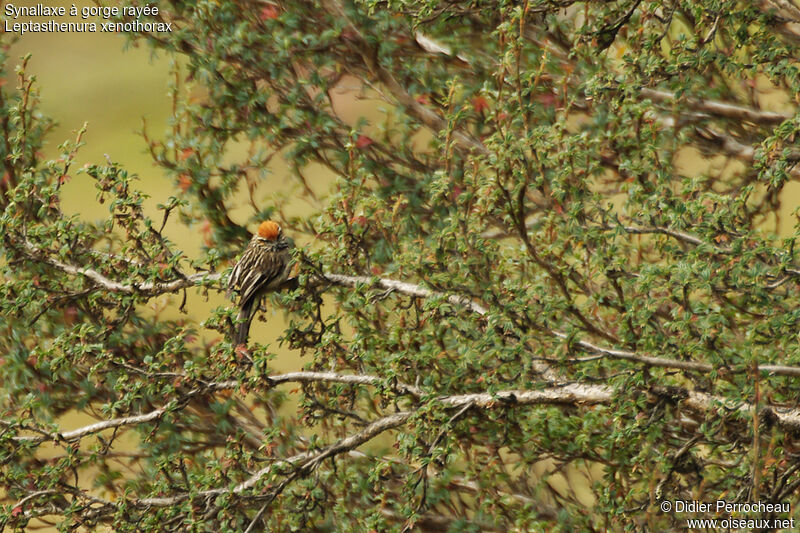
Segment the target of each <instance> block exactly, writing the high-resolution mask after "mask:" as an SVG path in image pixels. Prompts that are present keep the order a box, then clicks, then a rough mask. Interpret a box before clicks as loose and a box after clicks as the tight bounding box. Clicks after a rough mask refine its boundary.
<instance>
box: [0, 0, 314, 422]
mask: <svg viewBox="0 0 800 533" xmlns="http://www.w3.org/2000/svg"><path fill="white" fill-rule="evenodd" d="M35 4H36V2H30V1H25V2H13V5H15V6H33V5H35ZM44 5H63V6H65V7H67V8H69V7H70V6H71V5H72V3H71V2H61V1H59V2H48V3H45V4H44ZM75 5H76V7H77V8H78V9H79V10H80V9H81V7H83V6H89V5H94V4H92V3H90V2H77V3H76V4H75ZM28 20H34V21H36V22H45V21H46V20H47V18H44V17H41V18H30V17H20V18H19V19H18V22H25V21H28ZM56 20H58V21H59V22H83V19H82V18H81V17H80V16H78V17H69V16H67V17H62V18H58V19H56ZM92 20H95V21H96V22H98V27H99V22H100V19H91V18H90V19H88V20H87V21H86V22H90V21H92ZM29 53H30V54H31V58H30V60H29V61H28V69H27V70H28V73H29V74H32V75H35V76H36V79H37V85H38V87H39V89H40V96H41V107H40V109H41V111H42V112H43V113H44V114H45V115H47V116H49V117H51V118H52V119H54V120H55V121H56V122H57V126H56V128H54V130H53V131H52V132H51V134H50V135H49V136H48V139H47V144H46V145H45V149H44V156H45V157H46V158H58V157H60V156H61V155H62V154H60V153H59V150H58V146H59V145H60V144H61V143H62V142H64V141H66V140H74V139H75V137H76V133H77V131H78V130H79V129H80V128H81V127H82V126H83V124H84V122H86V123H88V130H87V133H86V134H85V135H84V137H83V140H84V142H85V145H84V146H83V147H82V148H81V149H80V151H79V153H78V156H77V157H76V160H75V164H73V166H72V171H71V172H70V176H71V179H70V180H69V181H68V183H67V184H66V185H65V186H64V188H63V198H62V206H63V209H64V211H65V213H67V214H77V215H78V216H80V217H81V218H83V219H86V220H99V219H103V218H105V217H106V216H107V214H108V204H105V205H103V204H100V203H99V202H98V201H97V192H96V189H95V187H94V181H93V180H92V179H91V178H89V177H88V176H87V175H86V174H82V173H77V172H76V170H77V169H79V168H81V167H82V166H84V165H86V164H105V163H106V154H107V155H108V158H110V159H111V160H112V161H115V162H118V163H120V164H121V165H122V166H123V167H124V168H125V169H126V170H127V171H128V172H130V173H134V174H137V175H138V176H139V178H140V182H139V186H140V189H141V190H142V191H143V192H144V193H146V194H147V195H148V196H149V197H150V198H149V199H148V200H147V201H146V202H145V210H146V212H147V214H148V215H151V216H153V217H155V218H156V220H160V218H161V215H160V214H159V213H158V212H157V210H156V205H157V204H159V203H163V202H165V201H166V199H167V198H168V197H169V196H172V195H177V194H178V190H177V189H176V187H175V185H174V183H173V180H172V178H170V177H169V176H167V175H166V174H165V173H164V172H163V171H162V169H160V168H158V167H157V166H156V165H155V164H154V163H153V160H152V159H151V157H150V155H149V153H148V152H147V150H146V143H145V141H144V139H143V138H142V136H141V134H140V132H141V129H142V124H143V119H144V120H146V123H147V132H148V135H149V136H150V137H151V138H155V139H160V138H163V137H164V134H165V132H166V131H167V128H168V122H169V117H170V113H171V109H172V100H171V98H170V97H169V94H168V84H169V82H170V80H172V79H174V72H173V65H174V63H175V61H177V59H176V58H175V57H172V56H169V55H166V54H164V53H159V54H154V53H153V51H152V50H150V49H149V48H148V47H147V46H144V45H142V46H139V47H132V46H129V45H126V39H125V37H124V36H122V35H119V34H114V33H103V32H100V31H99V30H98V32H97V33H25V34H24V35H22V36H16V40H15V42H14V43H13V45H12V46H11V49H10V52H9V58H10V60H9V64H8V65H7V75H8V76H10V77H11V79H9V80H8V82H7V88H12V87H14V86H16V85H17V80H16V77H15V76H14V69H15V67H16V66H17V65H18V64H20V63H21V62H22V59H21V58H22V56H24V55H26V54H29ZM182 77H185V72H184V73H183V74H182ZM275 167H276V168H274V169H273V172H274V174H275V175H274V177H275V179H274V180H271V181H273V183H271V184H268V187H271V189H269V190H270V192H271V193H275V192H278V193H282V194H287V195H288V194H290V193H291V190H292V189H293V188H294V184H293V183H292V181H291V180H287V179H285V176H283V174H285V173H286V170H285V165H284V163H283V161H276V163H275ZM317 177H318V178H319V180H318V183H320V184H321V185H323V186H322V188H323V189H324V188H325V186H327V183H330V178H329V177H327V176H321V175H318V176H317ZM262 189H265V187H261V188H260V190H259V193H260V194H262V196H264V197H266V198H269V197H270V196H271V194H266V192H265V191H263V190H262ZM278 189H280V190H278ZM243 203H244V202H243ZM292 203H295V202H292ZM299 204H303V202H299ZM234 207H236V206H234ZM308 208H309V206H308V205H305V209H303V206H302V205H297V206H295V209H292V210H291V211H293V212H295V213H297V211H298V209H300V210H307V209H308ZM250 214H251V212H250V211H247V208H246V207H245V206H244V205H243V206H242V207H241V208H236V209H234V210H233V215H234V219H235V220H236V221H237V222H240V223H244V222H245V220H246V218H247V216H249V215H250ZM237 215H238V216H237ZM250 229H253V228H250ZM200 231H201V229H200V228H197V227H186V226H184V225H182V224H181V223H180V222H179V221H178V219H177V217H173V218H172V219H171V220H170V222H169V223H168V225H167V228H166V229H165V234H166V235H167V237H168V238H170V239H171V240H172V241H173V242H175V243H176V245H177V247H178V249H180V250H182V251H183V252H184V253H185V254H186V255H187V256H188V257H190V258H192V257H196V256H197V255H198V253H199V251H200V247H201V245H202V244H203V238H202V235H201V234H200ZM188 298H189V299H188V302H187V306H186V309H187V310H188V313H189V314H188V316H187V315H183V316H184V318H189V319H193V320H195V321H196V322H201V321H202V320H203V319H204V318H205V317H206V316H208V314H209V312H210V310H211V309H212V308H213V307H216V306H218V305H233V303H232V302H230V301H228V300H227V299H225V298H224V296H223V295H222V294H219V293H216V292H211V293H209V295H208V298H206V297H205V296H204V295H202V294H201V293H200V292H199V291H190V292H189V295H188ZM180 300H181V296H180V295H178V296H164V297H162V298H158V299H155V300H153V301H152V303H151V306H152V308H153V312H155V313H159V316H162V317H165V318H170V319H178V318H181V316H182V315H181V314H180V312H179V311H178V304H179V303H180ZM268 316H269V322H268V323H264V322H260V321H255V322H254V323H253V328H252V337H251V338H252V339H254V340H257V341H259V342H262V343H268V344H271V345H272V346H271V348H272V349H273V350H274V351H276V352H277V353H278V358H277V360H276V365H275V366H276V369H277V370H289V369H292V370H297V369H298V368H299V367H300V366H301V365H302V362H301V361H299V360H298V355H297V354H294V353H293V352H290V351H289V350H284V349H281V348H280V347H279V346H277V343H276V342H275V339H276V338H277V336H278V335H279V332H280V331H282V330H283V326H284V321H283V316H282V313H281V312H280V311H273V310H270V311H268ZM216 338H219V334H218V333H217V332H214V331H205V332H201V336H200V341H201V342H208V341H213V340H215V339H216ZM77 422H78V421H77V420H76V421H70V422H68V423H67V426H68V427H70V426H72V425H73V424H75V423H77Z"/></svg>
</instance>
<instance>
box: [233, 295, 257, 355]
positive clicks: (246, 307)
mask: <svg viewBox="0 0 800 533" xmlns="http://www.w3.org/2000/svg"><path fill="white" fill-rule="evenodd" d="M253 300H254V298H250V299H249V300H248V301H246V302H244V303H243V304H242V306H241V307H240V308H239V315H238V316H237V317H236V324H235V325H234V334H233V345H234V346H239V345H240V344H244V345H245V346H247V338H248V337H249V336H250V323H251V322H252V321H253V314H254V313H253Z"/></svg>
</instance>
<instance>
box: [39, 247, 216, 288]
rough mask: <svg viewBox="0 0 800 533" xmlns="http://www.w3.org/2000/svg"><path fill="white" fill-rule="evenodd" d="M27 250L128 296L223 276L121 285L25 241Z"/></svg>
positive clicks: (44, 259) (51, 264)
mask: <svg viewBox="0 0 800 533" xmlns="http://www.w3.org/2000/svg"><path fill="white" fill-rule="evenodd" d="M24 246H25V250H26V252H27V253H28V255H29V256H31V257H32V258H34V259H36V260H39V261H42V262H44V263H46V264H48V265H50V266H52V267H55V268H57V269H59V270H61V271H62V272H64V273H66V274H70V275H73V276H83V277H85V278H87V279H89V280H90V281H92V282H93V283H94V284H95V285H97V286H99V287H102V288H103V289H105V290H107V291H109V292H122V293H126V294H137V293H138V294H144V295H149V296H155V295H158V294H163V293H167V292H175V291H179V290H181V289H185V288H188V287H193V286H195V285H199V284H202V283H205V282H212V281H217V280H218V279H219V278H220V277H221V274H217V273H213V272H212V273H205V272H204V273H201V274H193V275H191V276H186V277H185V278H182V279H175V280H172V281H164V282H152V281H145V282H142V283H127V284H126V283H120V282H118V281H115V280H113V279H110V278H108V277H107V276H104V275H103V274H101V273H100V272H98V271H97V270H94V269H91V268H87V267H79V266H75V265H72V264H69V263H64V262H63V261H59V260H58V259H56V258H54V257H51V256H49V255H48V254H46V253H45V252H44V251H42V250H40V249H38V248H37V247H36V246H34V245H33V244H32V243H30V242H28V241H25V243H24Z"/></svg>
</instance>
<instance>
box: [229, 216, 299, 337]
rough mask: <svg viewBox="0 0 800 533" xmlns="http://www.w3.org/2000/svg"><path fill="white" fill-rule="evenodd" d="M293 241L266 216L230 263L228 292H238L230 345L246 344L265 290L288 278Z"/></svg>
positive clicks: (279, 285) (275, 287) (281, 283)
mask: <svg viewBox="0 0 800 533" xmlns="http://www.w3.org/2000/svg"><path fill="white" fill-rule="evenodd" d="M291 249H292V243H291V241H290V240H289V239H287V238H286V237H284V236H283V232H282V230H281V227H280V226H279V225H278V224H277V223H276V222H273V221H272V220H265V221H264V222H262V223H261V224H260V225H259V226H258V231H257V232H256V234H255V235H253V238H252V239H251V240H250V243H249V244H248V245H247V248H245V250H244V252H243V253H242V257H240V258H239V261H238V262H237V263H236V266H234V267H233V271H232V272H231V276H230V278H229V280H228V296H229V297H230V295H231V292H233V291H234V290H235V291H238V293H239V316H238V324H237V325H236V328H235V333H234V336H233V345H234V346H238V345H240V344H244V345H247V337H248V336H249V334H250V323H251V322H252V321H253V316H255V314H256V311H257V310H258V307H259V305H260V303H261V298H262V297H263V296H264V295H265V294H266V293H268V292H271V291H274V290H277V289H278V288H280V287H281V286H282V285H283V284H284V283H285V282H286V280H287V279H288V278H289V272H290V270H291V264H290V263H291V258H292V251H291Z"/></svg>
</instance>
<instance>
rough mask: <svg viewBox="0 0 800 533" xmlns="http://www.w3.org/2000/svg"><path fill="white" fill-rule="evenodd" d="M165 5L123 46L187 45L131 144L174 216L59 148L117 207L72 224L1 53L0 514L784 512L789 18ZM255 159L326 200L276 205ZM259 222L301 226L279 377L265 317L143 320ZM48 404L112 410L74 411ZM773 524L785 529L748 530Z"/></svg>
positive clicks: (409, 523) (257, 519)
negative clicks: (297, 209) (199, 247)
mask: <svg viewBox="0 0 800 533" xmlns="http://www.w3.org/2000/svg"><path fill="white" fill-rule="evenodd" d="M159 9H160V12H161V13H162V14H163V16H164V17H165V18H167V19H168V20H171V21H173V25H174V27H175V28H176V31H174V32H173V33H170V34H157V35H132V36H129V38H130V39H131V40H133V41H135V42H138V41H142V40H144V41H148V42H149V43H150V44H151V45H152V46H153V47H155V48H157V49H161V50H167V51H170V52H173V53H175V54H177V55H180V56H182V57H183V60H182V61H180V62H179V63H180V64H181V65H184V66H183V67H181V68H180V69H178V68H177V67H176V72H175V80H174V81H173V82H172V85H171V86H170V90H171V92H172V95H173V98H174V117H173V120H172V127H171V130H170V131H169V132H168V133H167V136H166V138H165V139H156V138H152V137H150V136H149V135H148V134H145V139H146V141H147V142H148V146H149V149H150V151H151V153H152V156H153V159H154V160H155V161H156V162H157V163H158V164H159V165H160V166H161V168H163V170H164V175H165V176H166V177H167V178H169V179H172V180H174V183H175V196H173V197H170V198H166V199H158V200H159V202H160V205H159V209H160V210H161V211H162V212H163V215H162V218H161V220H153V219H151V218H149V217H148V216H146V215H145V213H144V212H143V210H142V202H143V200H144V196H143V195H142V193H141V192H139V191H138V190H137V186H136V179H135V175H134V174H132V173H129V172H128V171H127V170H125V169H123V168H120V166H119V165H117V164H115V163H113V162H109V163H108V165H102V166H91V167H88V168H85V169H82V170H81V172H85V173H86V174H87V175H88V176H89V177H91V178H92V179H93V180H95V183H96V187H97V195H98V198H99V199H100V201H102V202H105V203H106V204H107V205H108V208H109V214H108V217H107V218H106V219H105V220H103V221H100V222H96V223H91V222H87V221H84V220H81V219H79V218H76V217H72V218H68V217H65V216H63V214H62V212H61V210H60V208H59V190H60V186H61V184H62V182H63V180H64V179H66V176H68V175H69V172H70V171H71V169H70V167H71V164H72V161H73V160H74V157H75V154H76V151H77V150H78V149H79V148H80V146H81V144H82V135H83V132H80V133H79V134H78V137H77V139H76V141H75V142H72V143H65V144H64V145H62V146H61V148H60V150H61V152H62V153H63V156H62V157H61V158H60V159H58V160H56V161H42V160H41V159H40V156H39V155H38V149H39V148H40V147H41V144H42V142H43V139H44V137H45V135H46V133H47V130H48V129H49V127H50V123H49V122H48V121H47V119H45V118H43V117H41V116H39V114H38V113H37V111H36V105H37V98H36V95H37V93H36V86H35V83H34V80H32V79H30V78H28V77H27V76H26V74H25V67H24V64H23V66H22V68H21V69H20V71H19V72H18V73H17V75H18V81H17V84H16V85H17V87H16V89H13V90H12V89H10V88H9V87H3V88H2V92H0V94H1V95H2V100H1V101H0V133H2V137H3V142H0V155H2V162H3V167H4V177H3V181H2V187H0V192H1V193H2V194H1V195H0V207H2V209H3V211H2V215H1V216H0V235H2V236H3V241H2V246H1V249H2V252H3V263H2V271H0V272H2V276H3V284H2V286H1V287H0V294H2V298H0V309H1V310H2V312H1V313H0V329H1V330H2V331H3V332H4V335H3V336H2V338H0V350H1V351H2V363H1V364H0V376H2V379H1V380H0V382H1V383H2V392H3V394H2V399H0V408H1V409H2V411H3V417H2V418H3V420H2V430H0V446H2V448H0V462H2V464H3V469H2V477H1V478H0V479H2V483H1V485H2V487H3V489H4V492H3V498H4V502H3V504H4V505H3V507H2V510H0V523H2V524H3V525H5V526H7V527H9V528H16V529H19V530H22V529H24V528H25V527H27V526H28V525H30V524H35V523H37V519H38V517H43V516H48V517H49V518H50V519H52V518H53V517H56V522H57V523H58V524H59V527H60V528H62V529H63V530H69V529H74V528H78V527H81V526H82V527H85V528H88V529H91V528H94V527H95V526H98V525H100V524H105V525H111V526H112V527H113V528H114V529H115V530H119V531H171V530H175V531H244V530H248V531H252V530H259V531H260V530H270V531H411V530H421V531H428V530H433V531H494V530H496V531H533V530H545V529H546V530H555V531H572V530H580V531H594V530H614V531H639V530H647V529H652V530H683V529H685V528H686V527H687V526H686V522H685V520H686V519H687V518H691V517H692V515H691V514H681V513H665V512H662V511H661V510H660V508H659V506H658V503H659V502H660V501H662V500H669V501H674V500H698V501H701V502H715V501H716V500H720V499H721V500H726V501H729V502H755V501H764V502H774V503H784V502H790V503H792V504H793V506H794V504H796V503H797V496H796V494H795V492H796V491H795V488H796V487H797V485H798V484H800V478H798V474H797V460H798V459H797V453H796V450H797V445H798V441H797V435H798V431H800V422H798V420H800V411H798V410H797V409H795V406H796V405H797V403H798V393H797V388H796V386H795V380H796V378H797V376H798V375H800V350H798V348H797V346H798V342H797V329H798V321H799V320H800V311H799V309H800V298H798V276H800V267H798V262H799V260H798V258H797V257H796V252H795V240H796V238H797V236H798V233H797V231H798V230H797V227H796V226H794V227H793V229H792V230H791V231H790V230H789V229H788V221H787V220H786V218H787V217H786V215H785V213H786V208H785V206H783V203H784V202H785V201H786V200H787V199H790V197H789V195H788V193H787V191H788V190H789V186H790V185H793V182H794V181H795V180H797V177H798V171H797V170H796V164H797V162H798V161H799V160H800V156H798V153H799V152H798V150H799V149H800V147H798V146H796V145H797V143H796V136H797V133H798V129H800V121H798V118H797V115H796V110H795V106H794V104H793V103H792V101H791V98H793V97H794V96H795V95H797V94H799V93H800V79H799V77H798V69H797V65H796V58H797V57H798V52H800V50H799V49H798V42H800V34H798V33H797V27H800V26H798V23H800V12H798V11H796V10H794V9H790V7H787V5H785V3H783V2H757V3H751V2H730V1H727V2H722V1H718V0H705V1H699V2H698V1H693V2H688V1H675V2H669V3H664V2H649V1H642V0H621V1H619V2H585V3H582V2H569V1H566V2H552V1H551V2H547V1H526V2H522V3H519V2H482V1H472V2H430V1H414V0H398V1H392V2H385V1H377V0H361V1H352V2H339V1H337V0H325V1H320V2H295V3H289V2H286V3H278V4H273V3H261V4H255V3H252V2H244V1H241V0H223V1H221V2H217V1H214V2H211V1H189V2H184V1H181V2H178V1H174V2H170V1H162V2H160V3H159ZM766 87H769V90H767V89H766ZM348 91H349V94H348ZM770 94H771V96H770ZM770 97H771V98H772V100H770ZM790 97H791V98H790ZM352 101H356V102H365V104H364V108H363V110H360V109H359V112H358V113H356V114H357V115H358V116H357V117H355V118H354V117H353V116H352V115H353V113H351V112H349V111H345V110H344V107H345V103H348V102H352ZM378 106H382V107H380V111H377V108H378ZM767 109H776V110H771V111H769V110H767ZM376 116H379V119H375V117H376ZM278 157H281V158H283V159H285V160H286V162H287V163H288V164H289V168H290V171H291V173H292V177H293V178H294V179H295V180H296V182H297V184H298V185H299V187H298V190H300V191H302V192H301V193H300V194H301V195H302V196H303V199H304V200H306V201H308V202H309V203H310V204H311V205H312V206H314V209H313V213H311V214H309V215H307V216H303V217H297V216H291V215H289V214H288V213H287V212H286V210H285V209H284V206H283V205H282V202H281V201H280V200H278V201H273V199H274V196H272V195H269V194H267V191H268V190H270V189H274V188H276V186H275V184H276V183H278V182H279V178H278V177H276V176H275V175H273V174H272V173H271V170H270V163H271V161H273V160H274V159H275V158H278ZM321 169H324V171H325V172H327V173H328V174H330V175H332V176H333V182H332V185H331V187H330V189H329V190H327V191H325V192H324V193H323V194H320V193H319V191H320V190H321V189H322V187H320V185H319V183H318V182H319V181H320V180H321V179H322V178H321V177H320V176H321V175H322V173H321ZM242 203H248V204H249V205H250V206H251V207H250V208H249V211H248V215H247V216H248V217H249V218H247V219H246V220H242V217H241V216H233V215H232V211H233V210H234V209H235V208H237V207H239V206H240V205H241V204H242ZM270 217H271V218H274V219H277V220H280V222H281V224H282V226H283V228H284V231H285V232H286V233H287V234H289V235H290V236H292V237H294V238H295V239H297V240H298V241H299V242H308V243H310V244H308V245H305V246H300V247H299V248H298V249H297V251H296V254H295V259H296V262H297V264H298V267H297V269H298V270H297V271H298V276H297V284H296V285H297V287H293V288H291V289H290V290H287V291H285V292H282V293H280V294H275V295H272V296H271V302H272V305H279V306H281V307H282V308H283V309H285V310H286V313H287V316H288V324H289V325H288V327H287V329H286V330H285V331H282V332H278V333H277V334H276V336H277V337H279V339H280V341H281V342H283V343H285V344H286V345H288V346H290V347H291V348H294V349H296V350H298V351H299V352H300V353H301V354H303V355H304V356H305V357H306V359H305V360H306V364H305V367H304V368H303V369H302V372H298V373H294V374H285V375H279V374H277V373H276V372H275V371H274V369H273V368H272V366H271V364H272V359H273V357H274V355H273V354H271V353H270V352H269V351H268V349H267V348H265V347H264V346H263V345H261V344H259V342H257V341H258V340H261V339H251V343H250V346H249V348H248V347H244V346H237V347H234V346H232V345H231V343H230V341H229V336H228V335H229V332H230V328H231V325H232V321H233V319H234V317H235V310H234V309H232V306H231V307H226V308H222V307H220V308H218V309H216V310H215V311H214V312H213V313H212V315H211V316H209V317H207V318H206V319H205V320H204V321H202V322H201V323H193V322H192V321H190V320H166V319H164V318H163V317H161V316H160V315H159V313H155V314H154V313H152V312H150V311H148V310H147V307H148V305H149V304H151V303H152V302H153V301H154V300H155V299H157V298H160V297H162V295H165V294H171V293H175V294H177V295H180V293H181V292H182V291H187V290H198V288H199V290H202V291H210V290H211V291H213V290H224V285H225V275H226V273H227V267H228V265H229V264H230V261H231V260H232V259H233V258H234V257H235V256H236V254H237V253H238V252H239V251H240V250H241V249H242V247H243V246H244V245H245V243H246V242H247V239H248V231H247V228H248V227H252V224H253V223H255V222H257V221H260V220H263V219H265V218H270ZM237 220H238V221H239V222H238V223H237ZM167 224H184V225H187V226H189V227H190V228H192V230H193V231H194V232H195V233H196V234H197V235H198V236H199V237H201V238H203V239H204V244H205V248H204V250H203V253H202V255H201V256H200V257H194V258H190V257H187V256H186V255H185V254H184V253H183V252H182V251H180V250H178V249H176V247H175V245H174V244H173V243H171V242H170V241H169V240H168V239H167V238H166V237H165V236H164V234H163V233H162V231H163V229H164V227H165V226H166V225H167ZM778 231H780V232H781V233H782V234H783V235H784V237H783V238H779V237H778V236H776V235H777V233H778ZM179 300H180V298H176V303H177V301H179ZM203 330H216V331H218V332H219V333H221V334H222V335H223V336H224V339H225V340H222V341H221V342H218V343H212V344H210V345H206V344H203V342H201V341H200V340H198V338H197V336H198V333H200V332H201V331H203ZM298 370H300V369H298ZM285 384H289V385H288V386H289V387H293V388H294V389H295V391H296V392H298V393H299V396H293V395H291V396H290V395H287V391H288V390H292V389H291V388H290V389H286V385H285ZM297 397H299V403H295V401H294V398H297ZM295 408H296V411H295V410H294V409H295ZM67 413H71V414H74V413H82V414H85V415H89V416H90V417H91V418H92V420H96V421H105V422H104V425H102V426H95V427H92V426H89V425H87V426H84V427H83V428H81V429H78V430H76V431H75V432H71V433H65V432H64V430H63V429H61V428H60V427H59V420H60V418H61V417H63V416H64V415H65V414H67ZM295 413H296V414H295ZM704 516H706V517H714V515H713V513H708V514H706V515H704ZM778 516H780V517H784V518H785V517H788V516H795V517H797V518H800V516H798V515H797V512H796V511H794V509H793V511H792V513H790V514H789V515H786V514H785V513H784V514H783V515H774V514H773V515H769V514H765V515H763V516H760V517H761V518H775V517H778ZM720 518H725V516H722V517H720Z"/></svg>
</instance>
